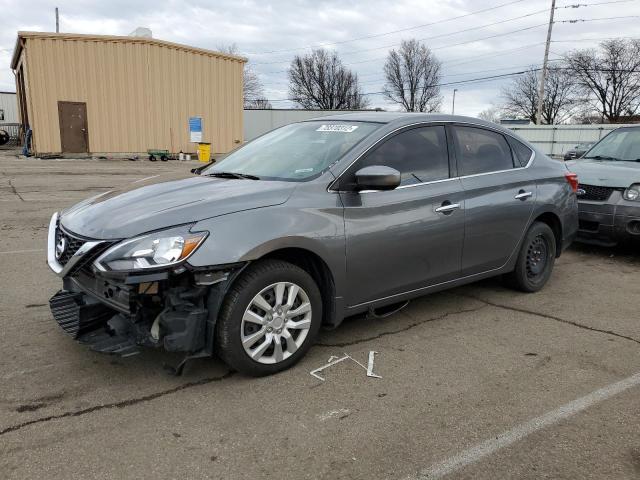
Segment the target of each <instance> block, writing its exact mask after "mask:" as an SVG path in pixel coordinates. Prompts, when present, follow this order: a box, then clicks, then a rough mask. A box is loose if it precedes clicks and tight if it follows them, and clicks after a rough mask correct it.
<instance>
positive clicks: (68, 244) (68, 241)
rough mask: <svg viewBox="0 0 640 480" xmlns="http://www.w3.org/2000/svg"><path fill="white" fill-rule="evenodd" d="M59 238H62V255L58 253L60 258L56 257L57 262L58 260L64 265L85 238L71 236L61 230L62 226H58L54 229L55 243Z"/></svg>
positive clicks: (57, 242) (82, 243)
mask: <svg viewBox="0 0 640 480" xmlns="http://www.w3.org/2000/svg"><path fill="white" fill-rule="evenodd" d="M61 239H64V244H65V247H64V251H63V252H62V255H60V258H58V259H57V260H58V262H60V265H62V266H64V265H66V264H67V262H68V261H69V259H70V258H71V257H73V255H74V254H75V253H76V252H77V251H78V250H79V249H80V247H81V246H82V245H84V242H85V240H83V239H81V238H77V237H74V236H71V235H69V234H68V233H67V232H65V231H64V230H62V228H60V227H58V229H57V230H56V245H58V244H59V242H60V240H61Z"/></svg>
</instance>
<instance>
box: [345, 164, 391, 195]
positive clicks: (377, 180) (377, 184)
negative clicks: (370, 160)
mask: <svg viewBox="0 0 640 480" xmlns="http://www.w3.org/2000/svg"><path fill="white" fill-rule="evenodd" d="M356 184H357V186H358V190H393V189H394V188H397V187H398V186H399V185H400V172H399V171H398V170H396V169H395V168H391V167H385V166H383V165H373V166H371V167H364V168H361V169H360V170H358V171H357V172H356Z"/></svg>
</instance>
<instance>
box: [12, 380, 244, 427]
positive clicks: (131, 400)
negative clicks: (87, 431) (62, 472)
mask: <svg viewBox="0 0 640 480" xmlns="http://www.w3.org/2000/svg"><path fill="white" fill-rule="evenodd" d="M234 374H235V372H233V371H228V372H227V373H225V374H224V375H221V376H219V377H209V378H202V379H200V380H196V381H194V382H187V383H183V384H182V385H178V386H177V387H173V388H169V389H167V390H162V391H160V392H155V393H150V394H149V395H144V396H142V397H137V398H129V399H127V400H121V401H119V402H113V403H104V404H101V405H94V406H92V407H87V408H83V409H81V410H74V411H70V412H65V413H60V414H57V415H49V416H47V417H41V418H36V419H33V420H29V421H27V422H23V423H19V424H17V425H12V426H10V427H6V428H5V429H4V430H1V431H0V435H4V434H6V433H11V432H15V431H16V430H20V429H21V428H24V427H28V426H29V425H34V424H36V423H44V422H49V421H51V420H58V419H61V418H68V417H79V416H81V415H86V414H88V413H93V412H97V411H100V410H108V409H111V408H126V407H130V406H132V405H137V404H138V403H143V402H149V401H151V400H155V399H156V398H160V397H164V396H165V395H171V394H173V393H176V392H180V391H182V390H186V389H188V388H192V387H198V386H200V385H206V384H208V383H213V382H220V381H222V380H226V379H227V378H229V377H231V376H233V375H234Z"/></svg>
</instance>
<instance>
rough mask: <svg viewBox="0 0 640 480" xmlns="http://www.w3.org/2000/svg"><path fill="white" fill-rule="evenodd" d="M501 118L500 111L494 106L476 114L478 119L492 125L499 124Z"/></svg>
mask: <svg viewBox="0 0 640 480" xmlns="http://www.w3.org/2000/svg"><path fill="white" fill-rule="evenodd" d="M501 117H502V111H501V110H500V108H498V107H495V106H493V107H489V108H486V109H484V110H483V111H481V112H480V113H479V114H478V118H480V119H482V120H486V121H487V122H493V123H500V118H501Z"/></svg>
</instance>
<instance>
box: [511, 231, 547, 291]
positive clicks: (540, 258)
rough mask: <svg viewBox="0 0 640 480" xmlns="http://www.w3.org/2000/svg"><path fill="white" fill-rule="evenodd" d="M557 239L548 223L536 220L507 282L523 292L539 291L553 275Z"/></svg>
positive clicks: (525, 238)
mask: <svg viewBox="0 0 640 480" xmlns="http://www.w3.org/2000/svg"><path fill="white" fill-rule="evenodd" d="M556 248H557V246H556V239H555V236H554V234H553V231H552V230H551V228H550V227H549V225H547V224H546V223H542V222H534V223H533V224H532V225H531V227H529V230H528V231H527V233H526V235H525V237H524V240H523V242H522V247H521V248H520V253H519V254H518V260H517V262H516V267H515V269H514V270H513V272H511V273H509V274H508V275H506V276H505V280H506V281H507V283H508V284H509V285H510V286H512V287H513V288H516V289H518V290H521V291H523V292H537V291H538V290H540V289H541V288H542V287H544V285H545V284H546V283H547V281H548V280H549V277H551V272H552V271H553V265H554V263H555V259H556Z"/></svg>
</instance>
